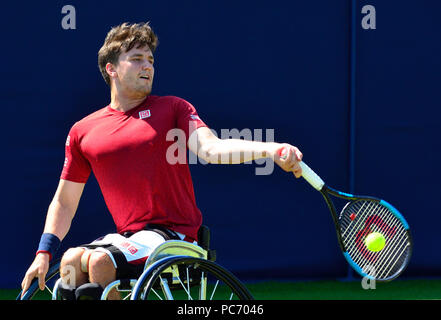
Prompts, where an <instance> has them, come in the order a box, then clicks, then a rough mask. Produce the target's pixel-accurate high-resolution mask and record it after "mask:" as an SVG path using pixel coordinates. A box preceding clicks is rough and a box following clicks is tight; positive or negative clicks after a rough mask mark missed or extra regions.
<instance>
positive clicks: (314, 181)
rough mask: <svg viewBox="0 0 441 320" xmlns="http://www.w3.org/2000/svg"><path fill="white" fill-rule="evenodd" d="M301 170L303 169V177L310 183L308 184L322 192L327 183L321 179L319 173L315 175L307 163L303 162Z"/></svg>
mask: <svg viewBox="0 0 441 320" xmlns="http://www.w3.org/2000/svg"><path fill="white" fill-rule="evenodd" d="M299 165H300V168H302V177H303V178H304V179H305V180H306V181H308V183H309V184H310V185H311V186H313V187H314V188H315V189H316V190H318V191H320V190H322V188H323V186H324V185H325V182H324V181H323V180H322V178H320V177H319V176H318V175H317V173H315V172H314V171H313V170H312V169H311V168H310V167H308V165H307V164H306V163H304V162H303V161H300V162H299Z"/></svg>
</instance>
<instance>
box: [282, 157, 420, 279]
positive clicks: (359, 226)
mask: <svg viewBox="0 0 441 320" xmlns="http://www.w3.org/2000/svg"><path fill="white" fill-rule="evenodd" d="M286 154H287V150H286V149H285V148H282V149H281V150H280V151H279V155H280V157H281V158H282V159H283V158H286ZM299 165H300V167H301V169H302V173H301V176H302V177H303V178H304V179H305V180H306V181H307V182H308V183H309V184H310V185H311V186H312V187H314V188H315V189H316V190H317V191H319V192H320V193H321V194H322V196H323V198H324V199H325V201H326V204H327V205H328V208H329V210H330V211H331V215H332V219H333V221H334V224H335V230H336V232H337V239H338V243H339V245H340V248H341V250H342V252H343V255H344V257H345V258H346V260H347V261H348V263H349V264H350V265H351V267H352V268H353V269H354V270H355V271H357V273H359V274H360V275H361V276H362V277H368V278H370V279H374V280H378V281H390V280H393V279H395V278H396V277H398V276H399V275H400V274H401V273H402V272H403V271H404V269H405V268H406V266H407V265H408V263H409V260H410V256H411V253H412V238H411V235H410V229H409V225H408V223H407V222H406V220H405V219H404V217H403V216H402V215H401V213H400V212H399V211H398V210H397V209H396V208H395V207H393V206H392V205H391V204H389V203H388V202H386V201H384V200H381V199H378V198H375V197H367V196H357V195H353V194H349V193H345V192H341V191H338V190H336V189H333V188H331V187H329V186H327V185H326V184H325V182H324V181H323V180H322V179H321V178H320V177H319V176H318V175H317V174H316V173H315V172H314V171H313V170H312V169H311V168H310V167H308V166H307V165H306V164H305V163H304V162H302V161H300V162H299ZM330 195H332V196H335V197H338V198H342V199H346V200H349V202H348V203H347V204H346V205H345V206H344V207H343V209H342V211H341V213H340V215H337V211H336V209H335V206H334V203H333V202H332V201H331V198H330ZM373 241H374V242H375V243H374V242H373Z"/></svg>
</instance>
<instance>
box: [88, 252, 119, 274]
mask: <svg viewBox="0 0 441 320" xmlns="http://www.w3.org/2000/svg"><path fill="white" fill-rule="evenodd" d="M87 265H88V272H89V275H90V274H91V273H93V272H105V273H108V272H113V271H115V267H114V265H113V262H112V259H110V257H109V256H108V255H107V254H106V253H104V252H99V251H92V252H91V254H90V256H89V257H88V264H87Z"/></svg>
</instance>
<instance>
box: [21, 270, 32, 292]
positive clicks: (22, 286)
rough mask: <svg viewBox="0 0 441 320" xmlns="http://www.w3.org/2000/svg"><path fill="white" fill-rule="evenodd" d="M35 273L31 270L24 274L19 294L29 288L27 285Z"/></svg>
mask: <svg viewBox="0 0 441 320" xmlns="http://www.w3.org/2000/svg"><path fill="white" fill-rule="evenodd" d="M34 276H35V273H33V272H31V273H28V274H26V276H25V278H24V279H23V281H22V283H21V288H22V292H21V296H23V295H24V293H25V292H26V291H27V290H28V289H29V286H30V285H31V282H32V279H33V278H34Z"/></svg>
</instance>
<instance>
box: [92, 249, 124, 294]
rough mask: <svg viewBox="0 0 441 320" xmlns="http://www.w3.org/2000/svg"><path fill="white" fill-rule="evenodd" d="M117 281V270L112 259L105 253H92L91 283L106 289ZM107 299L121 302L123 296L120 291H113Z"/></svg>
mask: <svg viewBox="0 0 441 320" xmlns="http://www.w3.org/2000/svg"><path fill="white" fill-rule="evenodd" d="M115 279H116V269H115V266H114V265H113V262H112V260H111V259H110V257H109V256H108V255H107V254H106V253H104V252H99V251H94V252H92V254H91V255H90V258H89V281H90V282H92V283H98V284H99V285H100V286H101V287H102V288H105V287H106V286H107V285H108V284H109V283H111V282H112V281H115ZM107 299H109V300H120V299H121V296H120V294H119V292H118V291H116V290H115V289H113V290H111V291H110V293H109V295H108V297H107Z"/></svg>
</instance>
